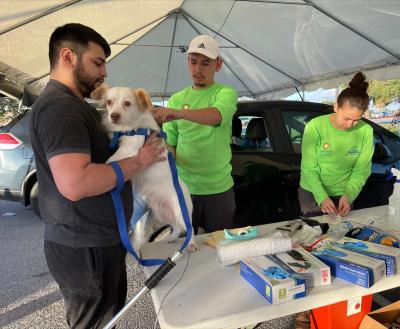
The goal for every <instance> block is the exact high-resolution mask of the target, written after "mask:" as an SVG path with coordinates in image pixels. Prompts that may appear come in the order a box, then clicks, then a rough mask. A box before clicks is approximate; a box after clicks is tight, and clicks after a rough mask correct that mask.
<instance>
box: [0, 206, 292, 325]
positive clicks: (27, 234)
mask: <svg viewBox="0 0 400 329" xmlns="http://www.w3.org/2000/svg"><path fill="white" fill-rule="evenodd" d="M43 229H44V224H43V222H42V221H41V220H40V219H39V218H37V217H36V216H35V215H34V214H33V212H32V210H31V209H30V208H24V207H23V206H22V205H21V204H19V203H14V202H6V201H0V260H1V262H0V264H1V265H0V328H4V329H39V328H40V329H43V328H46V329H47V328H49V329H50V328H51V329H55V328H57V329H67V328H68V326H67V324H66V322H65V318H64V304H63V300H62V297H61V294H60V291H59V290H58V286H57V284H56V283H55V282H54V280H53V278H52V277H51V275H50V273H49V270H48V268H47V265H46V260H45V258H44V254H43ZM127 263H128V271H127V272H128V300H130V299H132V298H133V297H134V296H135V295H136V293H137V292H139V291H140V289H142V287H143V283H144V281H145V277H144V274H143V271H142V269H141V267H140V266H138V265H134V264H133V263H132V262H131V261H129V260H128V262H127ZM117 328H118V329H128V328H135V329H152V328H155V329H156V328H160V327H159V325H158V322H157V320H156V312H155V309H154V305H153V302H152V300H151V296H150V294H149V293H148V294H146V295H144V296H142V297H141V298H140V299H139V300H138V301H137V303H135V304H134V305H133V306H132V307H131V308H130V310H129V311H128V312H127V313H126V315H125V316H124V317H123V318H122V319H121V320H120V322H119V323H118V326H117ZM248 328H250V327H248ZM257 328H258V329H262V328H268V329H278V328H279V329H293V328H294V316H288V317H285V318H281V319H276V320H272V321H268V322H264V323H262V324H259V325H258V326H257Z"/></svg>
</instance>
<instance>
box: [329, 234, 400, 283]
mask: <svg viewBox="0 0 400 329" xmlns="http://www.w3.org/2000/svg"><path fill="white" fill-rule="evenodd" d="M337 246H338V247H340V248H344V249H347V250H351V251H354V252H357V253H360V254H363V255H366V256H369V257H373V258H377V259H382V260H384V261H385V263H386V275H387V276H392V275H395V274H397V273H400V249H399V248H394V247H389V246H385V245H382V244H376V243H372V242H369V241H360V240H357V239H352V238H347V237H346V238H342V239H340V240H339V241H337Z"/></svg>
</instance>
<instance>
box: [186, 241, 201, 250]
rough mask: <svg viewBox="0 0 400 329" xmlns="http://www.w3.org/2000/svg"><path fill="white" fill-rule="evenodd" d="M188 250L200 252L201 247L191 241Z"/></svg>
mask: <svg viewBox="0 0 400 329" xmlns="http://www.w3.org/2000/svg"><path fill="white" fill-rule="evenodd" d="M188 250H189V251H190V252H195V251H197V250H199V246H198V245H197V243H196V242H195V241H191V242H190V243H189V245H188Z"/></svg>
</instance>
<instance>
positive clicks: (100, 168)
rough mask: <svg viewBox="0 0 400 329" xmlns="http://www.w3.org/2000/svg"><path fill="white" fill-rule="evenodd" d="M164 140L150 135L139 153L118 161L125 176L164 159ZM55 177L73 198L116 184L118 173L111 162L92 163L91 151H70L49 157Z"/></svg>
mask: <svg viewBox="0 0 400 329" xmlns="http://www.w3.org/2000/svg"><path fill="white" fill-rule="evenodd" d="M163 150H164V149H163V147H162V146H161V140H160V139H159V138H156V137H155V136H150V137H149V138H148V139H147V140H146V142H145V144H144V145H143V147H142V148H141V149H140V151H139V153H138V154H137V155H136V156H133V157H130V158H126V159H122V160H120V161H118V164H119V165H120V166H121V169H122V172H123V173H124V178H125V180H128V179H129V178H130V177H132V176H134V175H135V174H137V173H138V172H140V171H141V170H143V169H145V168H147V167H149V166H150V165H152V164H153V163H155V162H159V161H164V160H165V157H162V156H161V154H162V152H163ZM49 165H50V169H51V172H52V175H53V177H54V181H55V183H56V186H57V188H58V190H59V191H60V193H61V194H62V195H63V196H64V197H65V198H67V199H69V200H71V201H78V200H80V199H83V198H87V197H91V196H95V195H99V194H102V193H106V192H108V191H110V190H111V189H112V188H113V187H115V185H116V181H117V180H116V175H115V173H114V170H113V169H112V167H111V166H110V165H108V164H96V163H91V161H90V155H88V154H84V153H66V154H60V155H55V156H53V157H52V158H50V159H49Z"/></svg>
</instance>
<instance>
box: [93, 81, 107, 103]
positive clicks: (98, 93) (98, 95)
mask: <svg viewBox="0 0 400 329" xmlns="http://www.w3.org/2000/svg"><path fill="white" fill-rule="evenodd" d="M108 89H110V87H109V86H108V85H106V84H102V85H101V86H100V87H98V88H96V89H95V90H93V91H92V92H91V94H90V98H91V99H95V100H100V99H103V98H104V97H105V95H106V93H107V91H108Z"/></svg>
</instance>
